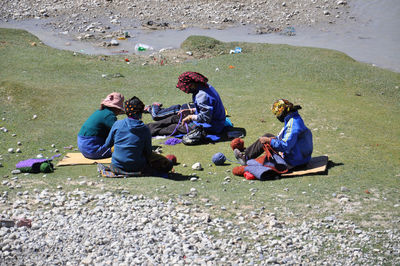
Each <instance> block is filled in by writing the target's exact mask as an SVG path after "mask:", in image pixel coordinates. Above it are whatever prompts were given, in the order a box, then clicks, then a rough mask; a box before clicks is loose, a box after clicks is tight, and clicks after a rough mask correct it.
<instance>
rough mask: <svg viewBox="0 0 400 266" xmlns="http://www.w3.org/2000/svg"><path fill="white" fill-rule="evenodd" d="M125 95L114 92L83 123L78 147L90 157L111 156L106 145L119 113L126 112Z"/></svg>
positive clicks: (84, 154)
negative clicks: (124, 105)
mask: <svg viewBox="0 0 400 266" xmlns="http://www.w3.org/2000/svg"><path fill="white" fill-rule="evenodd" d="M123 103H124V96H123V95H122V94H121V93H118V92H113V93H111V94H109V95H107V97H106V98H105V99H104V100H103V101H102V102H101V104H100V110H97V111H95V112H94V113H93V114H92V115H91V116H90V117H89V118H88V119H87V120H86V122H85V123H84V124H83V125H82V127H81V129H80V131H79V133H78V140H77V141H78V148H79V150H80V152H81V153H82V154H83V156H85V157H86V158H89V159H100V158H109V157H111V151H110V150H109V149H108V147H106V146H105V145H104V143H105V141H106V138H107V136H108V133H109V132H110V130H111V127H112V126H113V125H114V123H115V121H117V115H120V114H124V113H125V111H124V107H123Z"/></svg>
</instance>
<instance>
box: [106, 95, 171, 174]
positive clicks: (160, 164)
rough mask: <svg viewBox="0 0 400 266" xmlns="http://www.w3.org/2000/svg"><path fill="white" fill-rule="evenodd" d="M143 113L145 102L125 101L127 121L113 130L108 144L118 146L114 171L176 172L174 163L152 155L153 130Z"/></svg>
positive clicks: (114, 152)
mask: <svg viewBox="0 0 400 266" xmlns="http://www.w3.org/2000/svg"><path fill="white" fill-rule="evenodd" d="M143 111H144V104H143V102H142V101H141V100H140V99H139V98H137V97H135V96H134V97H132V98H131V99H130V100H129V101H126V102H125V113H126V115H127V118H125V119H122V120H118V121H117V122H115V124H114V125H113V126H112V128H111V131H110V134H109V135H108V137H107V140H106V143H105V144H104V145H105V146H107V147H109V148H111V147H114V151H113V153H112V159H111V165H110V169H111V171H113V172H115V173H125V172H149V171H151V169H154V170H157V171H160V172H163V173H168V172H169V171H170V170H171V169H172V166H173V165H172V162H171V161H169V160H168V159H167V158H165V157H164V156H162V155H158V154H155V153H153V152H152V146H151V134H150V130H149V129H148V127H147V126H146V125H145V124H144V123H143V121H142V120H141V119H142V113H143Z"/></svg>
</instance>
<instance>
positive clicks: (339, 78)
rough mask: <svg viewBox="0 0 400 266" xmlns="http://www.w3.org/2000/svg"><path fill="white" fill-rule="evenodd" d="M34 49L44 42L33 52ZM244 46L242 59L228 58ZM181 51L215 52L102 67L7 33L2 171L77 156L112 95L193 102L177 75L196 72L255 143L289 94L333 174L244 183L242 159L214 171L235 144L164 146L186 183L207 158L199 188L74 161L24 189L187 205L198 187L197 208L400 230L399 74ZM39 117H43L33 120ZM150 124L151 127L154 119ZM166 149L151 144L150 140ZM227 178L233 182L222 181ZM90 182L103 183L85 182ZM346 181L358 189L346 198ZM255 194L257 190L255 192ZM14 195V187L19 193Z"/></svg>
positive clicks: (332, 62) (299, 50)
mask: <svg viewBox="0 0 400 266" xmlns="http://www.w3.org/2000/svg"><path fill="white" fill-rule="evenodd" d="M32 42H35V43H36V44H37V45H36V46H32V45H31V43H32ZM238 45H239V46H241V47H242V49H243V53H241V54H235V55H230V54H227V53H228V52H229V50H230V49H233V48H234V47H235V46H238ZM183 48H184V49H185V50H193V51H197V52H199V54H200V57H203V55H205V54H208V55H213V56H214V57H210V58H206V59H199V60H196V61H195V62H196V63H195V64H194V63H193V62H194V61H188V62H186V63H183V64H177V65H166V66H155V65H145V66H143V65H142V64H141V63H142V62H141V59H140V58H136V57H134V56H130V57H131V58H132V60H131V62H132V63H131V64H129V65H128V64H126V63H125V62H124V60H123V57H120V56H109V57H102V58H103V59H105V60H101V59H100V57H98V56H88V55H83V54H77V55H75V56H74V54H73V53H72V52H70V51H61V50H55V49H52V48H49V47H47V46H45V45H43V44H41V43H40V40H38V39H37V38H36V37H34V36H32V35H30V34H29V33H27V32H25V31H19V30H9V29H0V114H1V117H0V118H5V120H4V121H3V120H1V121H0V127H6V128H7V129H8V130H9V132H7V133H4V132H0V154H1V155H2V158H3V159H2V160H1V161H0V162H1V163H2V164H3V167H2V168H0V176H8V178H11V170H13V169H14V168H15V164H16V163H17V162H18V161H20V160H24V159H28V158H32V157H35V156H36V155H37V154H39V153H43V154H44V155H45V156H49V157H50V156H52V155H54V154H55V153H54V151H53V150H54V148H51V145H52V144H55V145H56V147H57V148H58V149H59V150H60V152H61V153H63V154H65V153H66V152H68V151H69V150H64V148H63V147H66V146H69V145H72V146H74V147H76V134H77V132H78V131H79V129H80V126H81V125H82V123H83V122H84V121H85V120H86V119H87V117H88V116H89V115H90V114H91V113H92V112H93V111H94V110H95V109H96V108H98V106H99V103H100V101H101V99H102V98H104V96H105V95H107V94H108V93H110V92H112V91H118V92H121V93H123V94H124V95H125V97H126V98H130V97H132V96H134V95H136V96H138V97H139V98H140V99H142V100H143V101H144V102H145V103H147V104H149V103H151V102H154V101H159V102H162V103H163V104H164V105H165V106H168V105H171V104H176V103H184V102H188V101H190V100H191V99H190V96H189V95H186V94H184V93H182V92H180V91H179V90H178V89H176V88H175V85H176V82H177V77H178V75H179V74H180V73H182V72H184V71H189V70H190V71H197V72H200V73H203V74H204V75H205V76H207V77H208V78H209V82H210V84H212V85H213V86H214V87H215V88H216V89H217V90H218V91H219V93H220V95H221V97H222V99H223V102H224V104H225V106H226V108H227V109H228V113H229V115H230V118H231V120H232V122H233V123H234V125H235V126H237V127H243V128H246V130H247V136H246V138H245V143H246V144H247V145H249V144H250V143H252V142H253V141H254V140H256V139H257V137H258V136H260V135H262V134H264V133H265V132H271V133H277V132H279V130H280V128H281V127H282V124H281V123H279V121H278V120H276V119H275V118H274V117H273V115H272V114H271V112H270V106H271V104H272V102H273V101H274V100H275V99H277V98H287V99H289V100H290V101H292V102H294V103H297V104H300V105H302V107H303V109H302V110H301V111H300V113H301V115H302V116H303V118H304V120H305V122H306V124H307V125H308V126H309V128H310V129H311V130H312V132H313V136H314V147H315V148H314V155H315V156H318V155H323V154H327V155H328V156H329V159H330V160H331V161H332V162H333V163H334V164H335V165H336V166H334V167H332V168H331V169H329V172H328V175H312V176H303V177H298V178H288V179H281V180H277V181H271V182H248V181H243V179H242V178H241V177H234V176H233V175H232V174H231V169H232V168H233V166H236V165H234V164H231V165H226V166H218V167H216V166H214V165H212V166H209V164H210V163H211V157H212V155H213V154H215V153H216V152H222V153H224V154H225V155H226V156H227V157H228V158H230V159H233V158H234V157H233V154H232V151H231V150H230V147H229V143H228V142H221V143H216V144H214V145H211V144H210V145H204V146H196V147H188V146H184V145H177V146H173V147H167V146H163V151H164V154H169V153H172V154H175V155H176V156H177V158H178V161H179V162H180V163H181V164H180V165H178V166H176V167H175V170H176V172H177V173H180V174H182V175H186V176H188V175H190V174H192V173H194V172H196V171H193V170H192V169H191V168H190V166H191V165H192V164H193V163H195V162H197V161H199V162H201V163H202V165H203V166H204V168H205V169H204V171H197V172H196V173H197V175H198V176H199V177H200V178H201V180H200V181H198V182H195V183H193V182H190V181H187V180H167V179H162V178H155V177H143V178H132V179H103V181H102V182H100V180H101V178H99V177H98V176H97V172H96V166H94V165H91V166H73V167H72V166H71V167H58V168H57V169H56V171H55V172H54V173H51V174H47V175H46V177H43V175H42V174H37V175H32V174H31V175H28V176H25V175H19V181H20V183H21V184H22V188H21V189H20V190H22V191H24V190H31V189H33V188H39V189H43V188H50V189H55V188H56V187H57V185H62V186H63V187H64V190H73V189H76V188H79V189H85V190H93V191H99V190H100V188H101V187H102V186H103V187H104V189H105V190H106V191H108V190H109V191H120V190H121V189H126V190H129V191H130V192H131V193H132V194H144V195H148V196H158V197H160V198H163V199H167V198H178V199H181V198H182V199H186V198H187V197H186V196H185V195H186V194H187V193H188V192H189V190H190V188H191V187H195V188H196V189H197V190H198V197H197V198H195V199H190V198H187V199H188V200H191V201H193V202H195V203H196V204H199V205H201V204H203V203H202V201H201V200H200V199H203V198H207V199H209V200H210V202H212V203H213V205H214V207H213V208H214V209H215V210H219V209H220V206H225V207H227V208H228V210H229V211H230V210H231V211H233V212H236V211H249V210H253V209H257V208H260V207H262V206H264V207H265V208H266V209H267V210H268V211H271V212H276V213H278V214H279V215H282V216H286V217H287V218H288V219H289V220H292V221H296V220H298V219H299V217H323V216H326V215H330V214H336V215H337V216H343V218H345V219H352V220H355V221H363V222H365V224H366V226H368V225H374V226H378V225H377V223H375V222H376V221H375V220H374V219H375V218H373V217H374V215H373V214H374V213H383V214H384V215H383V218H382V219H383V221H380V224H381V225H382V226H389V227H391V226H395V223H393V222H392V219H393V217H398V216H399V214H400V211H399V207H394V205H396V204H397V205H398V204H400V202H399V200H400V198H399V196H398V195H399V188H400V176H399V174H400V137H399V136H400V108H399V107H400V89H399V86H400V74H399V73H394V72H390V71H387V70H382V69H379V68H376V67H372V66H369V65H366V64H362V63H359V62H356V61H355V60H353V59H352V58H350V57H348V56H346V55H345V54H343V53H340V52H337V51H331V50H326V49H316V48H304V47H292V46H288V45H269V44H250V43H222V42H219V41H216V40H212V39H210V38H205V37H201V36H192V37H190V38H188V40H187V41H185V43H184V44H183ZM220 54H221V55H220ZM215 55H218V56H215ZM230 65H231V66H234V68H233V69H231V68H229V66H230ZM216 68H218V69H219V71H216ZM115 73H120V74H122V75H123V76H124V77H121V78H110V79H105V78H102V74H115ZM34 114H36V115H38V118H37V119H35V120H33V119H32V116H33V115H34ZM144 121H145V122H150V118H149V116H148V115H145V116H144ZM12 134H16V136H15V137H13V136H12ZM18 141H21V142H22V146H20V148H21V150H22V153H18V154H16V153H15V154H9V153H8V152H7V149H8V148H11V147H13V148H18V146H17V142H18ZM160 142H161V141H158V140H154V141H153V145H159V144H160ZM40 149H44V151H40ZM56 162H57V160H56ZM183 164H187V165H188V167H186V168H185V167H183V166H182V165H183ZM80 176H81V177H80ZM82 176H83V177H82ZM226 176H231V177H232V181H231V182H230V183H228V184H223V182H224V178H225V177H226ZM68 178H71V180H70V181H68ZM3 179H4V180H5V178H3ZM82 180H88V181H92V182H95V183H96V185H94V186H89V187H88V186H81V185H79V182H80V181H82ZM342 186H345V187H347V188H349V190H350V191H349V192H344V193H342V192H340V188H341V187H342ZM251 188H257V189H258V191H257V192H255V194H254V195H252V192H250V191H249V189H251ZM4 190H9V189H8V188H7V187H6V186H3V185H2V186H0V192H2V191H4ZM365 190H369V191H370V192H371V193H370V194H366V193H365ZM17 191H18V189H14V190H11V191H10V194H11V196H13V195H14V194H15V193H16V192H17ZM333 193H337V194H346V195H347V196H349V197H350V199H351V201H350V203H349V204H351V205H354V210H355V212H351V213H350V212H348V211H346V210H345V208H344V207H343V205H341V204H339V203H338V202H337V199H334V198H333V197H332V194H333ZM368 199H374V200H368ZM375 199H376V200H375ZM232 201H236V202H237V204H236V205H233V204H232ZM306 206H308V207H306ZM0 207H1V206H0ZM3 207H4V206H3ZM235 208H237V209H235ZM229 211H228V212H226V215H230V214H229Z"/></svg>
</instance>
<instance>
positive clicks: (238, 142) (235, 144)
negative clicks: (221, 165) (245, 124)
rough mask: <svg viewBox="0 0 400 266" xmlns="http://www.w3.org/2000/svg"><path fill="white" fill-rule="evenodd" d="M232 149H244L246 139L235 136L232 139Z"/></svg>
mask: <svg viewBox="0 0 400 266" xmlns="http://www.w3.org/2000/svg"><path fill="white" fill-rule="evenodd" d="M231 148H232V150H234V149H238V150H239V151H244V140H242V139H241V138H235V139H233V140H232V141H231Z"/></svg>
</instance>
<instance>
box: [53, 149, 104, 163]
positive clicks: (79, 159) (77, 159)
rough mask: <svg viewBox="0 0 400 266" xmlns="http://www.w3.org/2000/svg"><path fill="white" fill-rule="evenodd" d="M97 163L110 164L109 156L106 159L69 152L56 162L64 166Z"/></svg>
mask: <svg viewBox="0 0 400 266" xmlns="http://www.w3.org/2000/svg"><path fill="white" fill-rule="evenodd" d="M97 163H105V164H110V163H111V158H107V159H88V158H85V156H83V154H82V153H80V152H73V153H72V152H71V153H67V154H66V155H65V156H64V158H62V160H60V161H59V162H58V163H57V166H66V165H83V164H97Z"/></svg>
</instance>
